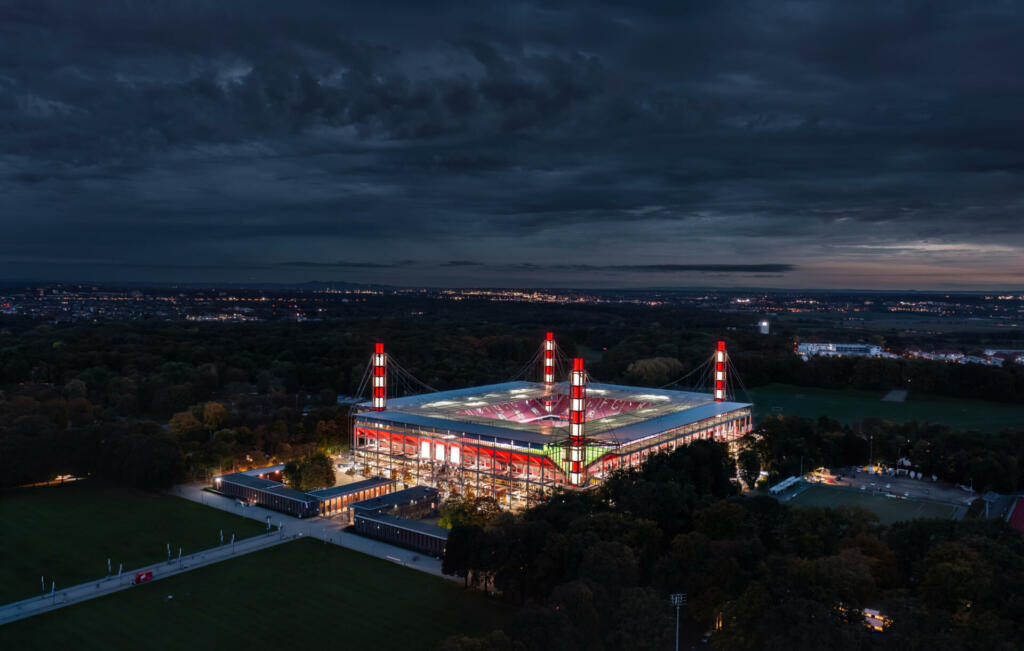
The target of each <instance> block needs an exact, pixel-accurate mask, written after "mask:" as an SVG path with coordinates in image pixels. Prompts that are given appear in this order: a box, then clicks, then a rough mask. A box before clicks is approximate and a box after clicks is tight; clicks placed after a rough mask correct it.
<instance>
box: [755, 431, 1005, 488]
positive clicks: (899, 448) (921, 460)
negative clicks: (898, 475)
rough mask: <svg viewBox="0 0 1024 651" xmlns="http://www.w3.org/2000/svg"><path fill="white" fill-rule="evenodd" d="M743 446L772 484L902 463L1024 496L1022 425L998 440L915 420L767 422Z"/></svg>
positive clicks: (953, 479)
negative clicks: (818, 471)
mask: <svg viewBox="0 0 1024 651" xmlns="http://www.w3.org/2000/svg"><path fill="white" fill-rule="evenodd" d="M748 445H749V446H750V447H751V448H752V449H754V450H756V451H757V453H758V455H759V457H760V460H761V465H762V467H764V468H765V469H766V470H768V472H769V473H770V475H771V476H772V481H773V482H774V481H777V480H779V479H784V478H786V477H788V476H790V475H797V474H799V472H800V469H801V467H802V468H803V470H804V472H806V471H808V470H811V469H813V468H818V467H821V466H824V467H827V468H836V467H842V466H863V465H865V464H867V463H868V461H869V458H868V457H869V454H871V455H873V456H872V460H873V461H874V462H876V463H884V464H886V465H888V466H895V465H896V463H897V461H898V460H899V459H901V458H903V459H907V460H908V461H909V462H910V464H911V466H910V467H911V468H912V469H914V470H915V471H919V472H923V473H924V474H925V476H927V477H930V476H931V475H935V476H936V477H938V478H939V479H940V480H942V481H945V482H950V483H953V484H963V485H972V484H973V486H974V488H975V489H976V490H978V491H980V492H981V491H986V490H994V491H997V492H1004V493H1006V492H1013V491H1018V490H1024V426H1021V427H1018V428H1010V429H1006V430H1003V431H1002V432H1000V433H999V434H986V433H981V432H973V431H955V430H952V429H950V428H949V427H946V426H945V425H933V424H930V423H925V424H920V423H917V422H914V421H910V422H906V423H890V422H887V421H883V420H881V419H878V418H866V419H864V420H863V422H861V423H858V424H857V425H841V424H840V423H839V422H837V421H835V420H832V419H829V418H819V419H817V420H811V419H808V418H799V417H795V416H770V417H768V418H765V419H764V420H763V421H761V423H759V424H758V426H757V428H756V429H755V431H754V433H753V435H751V436H750V437H749V438H748Z"/></svg>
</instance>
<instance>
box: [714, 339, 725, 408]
mask: <svg viewBox="0 0 1024 651" xmlns="http://www.w3.org/2000/svg"><path fill="white" fill-rule="evenodd" d="M725 359H726V357H725V342H724V341H720V342H718V346H717V347H716V349H715V402H722V401H723V400H725Z"/></svg>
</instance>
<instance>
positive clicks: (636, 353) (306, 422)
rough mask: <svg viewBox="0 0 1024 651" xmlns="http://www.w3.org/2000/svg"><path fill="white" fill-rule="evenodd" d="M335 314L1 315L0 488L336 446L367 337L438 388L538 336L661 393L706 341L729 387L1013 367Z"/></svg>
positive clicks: (360, 307)
mask: <svg viewBox="0 0 1024 651" xmlns="http://www.w3.org/2000/svg"><path fill="white" fill-rule="evenodd" d="M352 310H353V312H352V315H351V318H346V319H339V320H334V321H324V322H312V323H301V324H300V323H283V322H272V323H258V324H202V325H193V324H185V323H167V322H160V321H152V322H145V321H140V322H105V323H96V324H73V323H61V324H47V323H40V322H37V321H32V320H29V319H24V318H3V319H2V320H0V486H2V485H6V486H10V485H19V484H23V483H28V482H36V481H45V480H49V479H52V478H53V477H54V476H57V475H63V474H75V475H84V474H92V475H96V476H104V477H108V478H113V479H117V480H121V481H125V482H128V483H131V484H134V485H138V486H142V487H146V488H159V487H162V486H166V485H169V484H170V483H173V482H175V481H178V480H180V479H182V478H184V477H206V476H209V475H210V474H211V473H216V472H220V471H222V470H226V469H230V468H232V467H237V466H249V465H258V464H261V463H264V462H266V461H267V460H268V459H274V460H277V461H289V460H299V459H303V458H307V457H309V456H310V455H311V454H314V453H317V452H323V451H329V450H333V449H339V448H341V447H343V446H344V445H346V444H347V442H348V440H349V434H348V410H347V407H344V406H338V403H337V400H336V397H337V395H338V394H351V393H353V392H355V391H356V389H357V387H358V386H359V383H360V380H361V379H362V377H363V374H364V372H365V370H366V365H367V361H368V357H369V352H370V350H371V348H372V344H373V342H375V341H384V342H386V344H387V346H388V350H389V352H390V353H391V354H392V355H393V356H394V358H395V359H396V360H399V361H400V362H401V364H402V365H403V366H404V368H405V369H407V370H408V371H409V372H411V373H412V375H414V376H415V377H416V378H418V379H419V380H420V381H422V382H423V383H425V384H427V385H430V386H432V387H436V388H438V389H448V388H457V387H464V386H471V385H479V384H488V383H493V382H501V381H505V380H508V379H510V378H512V377H515V376H516V375H517V373H520V372H523V371H524V368H523V365H524V363H525V362H526V361H527V360H529V359H531V357H532V356H533V355H534V353H535V352H536V351H537V348H538V346H539V344H540V341H541V338H542V336H543V332H544V331H545V330H547V329H551V330H554V331H555V332H556V336H557V340H558V343H559V346H560V347H561V348H562V351H563V352H564V353H565V354H566V355H568V356H575V355H582V356H584V357H587V358H588V359H589V360H590V363H589V364H588V370H589V371H590V373H591V376H592V378H593V379H594V380H596V381H604V382H623V383H630V384H636V385H639V386H662V385H666V384H669V383H671V382H673V381H674V380H677V379H679V378H680V377H683V376H686V375H687V374H688V373H689V372H690V371H692V370H693V369H694V368H695V367H697V366H699V365H700V364H701V363H703V362H704V361H705V360H706V359H707V358H708V356H709V354H710V351H711V349H712V346H713V342H714V341H715V340H716V339H718V338H724V339H726V341H727V342H728V345H729V350H730V354H731V355H732V359H733V362H734V365H735V366H736V367H737V369H739V370H740V373H741V376H742V378H743V380H744V382H745V384H746V386H756V385H760V384H765V383H768V382H788V383H794V384H810V385H813V386H821V387H830V388H847V387H852V388H859V389H880V390H882V389H888V388H892V387H895V386H912V387H913V388H914V390H915V391H922V392H929V393H935V394H940V395H956V396H961V397H962V396H979V397H980V396H985V397H991V398H993V399H998V400H1006V401H1016V402H1024V367H1020V366H1016V365H1009V366H1007V367H1006V368H1002V369H999V368H987V367H979V366H972V365H966V366H958V365H948V364H944V363H942V362H928V361H916V360H902V359H900V360H858V359H820V360H813V361H811V362H801V361H800V360H799V359H798V358H797V357H796V356H795V355H793V354H792V345H793V341H794V339H795V338H796V337H797V336H799V332H796V331H794V330H792V328H791V329H788V330H787V329H780V330H779V331H778V333H777V334H775V335H773V336H768V337H765V336H761V335H758V334H757V333H756V332H755V331H754V329H753V328H751V327H750V326H751V325H752V319H751V316H750V315H739V314H733V313H728V314H726V313H716V312H709V311H699V310H696V309H682V308H672V309H655V308H649V307H643V306H636V305H612V304H610V305H600V306H575V305H573V306H564V305H523V304H516V305H511V306H510V305H501V304H494V303H490V302H476V303H474V302H471V301H467V302H465V304H463V303H454V302H444V301H437V300H431V301H426V300H420V301H415V300H410V301H403V300H398V299H394V300H392V301H379V302H368V303H365V304H364V303H358V304H354V305H353V308H352ZM526 371H527V372H528V371H529V369H526ZM692 377H696V376H691V380H692ZM691 380H687V381H691ZM682 388H686V387H682ZM393 389H394V390H398V391H401V390H416V391H421V390H423V388H422V387H421V386H410V387H402V386H397V385H395V386H393ZM739 397H740V398H741V399H742V397H743V394H742V392H740V393H739Z"/></svg>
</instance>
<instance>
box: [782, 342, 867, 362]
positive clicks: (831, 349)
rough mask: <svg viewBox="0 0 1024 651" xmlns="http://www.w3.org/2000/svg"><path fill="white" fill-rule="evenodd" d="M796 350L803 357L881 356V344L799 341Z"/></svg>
mask: <svg viewBox="0 0 1024 651" xmlns="http://www.w3.org/2000/svg"><path fill="white" fill-rule="evenodd" d="M796 352H797V354H798V355H800V356H801V357H803V358H804V359H808V358H811V357H882V356H883V355H884V351H883V350H882V347H881V346H876V345H874V344H835V343H801V344H797V347H796Z"/></svg>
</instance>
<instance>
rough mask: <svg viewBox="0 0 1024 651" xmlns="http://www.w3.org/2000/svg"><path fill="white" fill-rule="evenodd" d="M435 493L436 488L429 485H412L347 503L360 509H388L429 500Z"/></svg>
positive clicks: (354, 508) (353, 508) (352, 507)
mask: <svg viewBox="0 0 1024 651" xmlns="http://www.w3.org/2000/svg"><path fill="white" fill-rule="evenodd" d="M437 495H438V491H437V489H436V488H431V487H430V486H413V487H412V488H406V489H405V490H400V491H396V492H394V493H388V494H387V495H381V496H380V497H371V498H370V499H368V500H363V501H362V502H353V503H352V504H349V508H350V509H352V510H360V511H376V510H380V509H390V508H393V507H396V506H398V505H400V504H408V503H410V502H418V501H420V500H429V499H432V498H434V497H436V496H437Z"/></svg>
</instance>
